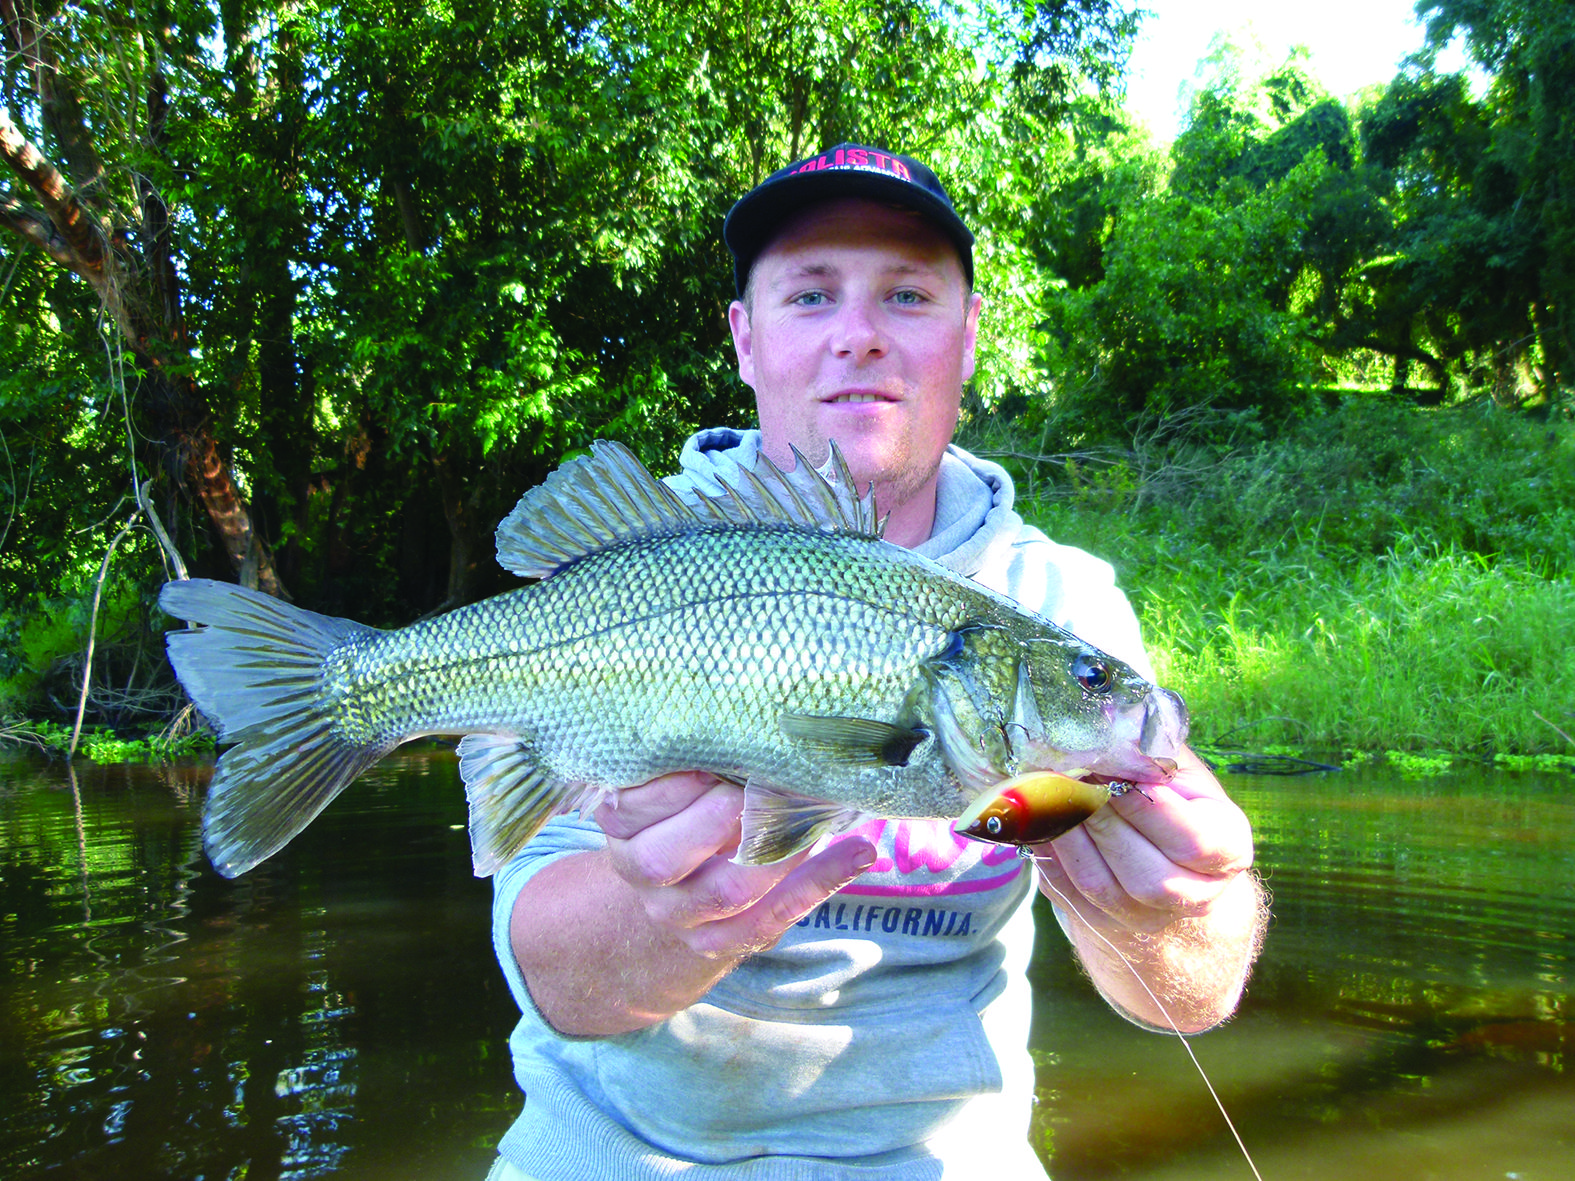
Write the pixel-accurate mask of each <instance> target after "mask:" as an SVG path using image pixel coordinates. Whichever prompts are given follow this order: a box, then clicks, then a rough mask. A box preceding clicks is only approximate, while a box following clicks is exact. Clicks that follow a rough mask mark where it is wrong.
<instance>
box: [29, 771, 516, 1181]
mask: <svg viewBox="0 0 1575 1181" xmlns="http://www.w3.org/2000/svg"><path fill="white" fill-rule="evenodd" d="M452 764H453V761H452V758H451V757H448V758H445V757H442V756H439V757H437V758H433V757H432V756H431V755H430V754H428V755H420V754H418V755H416V756H415V757H414V758H412V759H410V760H393V761H391V762H390V764H389V765H388V766H387V767H385V768H381V769H379V771H378V772H376V773H374V774H373V775H370V776H368V777H367V778H366V780H364V781H363V783H362V784H360V785H358V787H357V789H356V791H355V792H354V793H351V794H350V795H348V796H347V797H346V798H345V800H344V801H343V802H342V805H336V808H335V809H334V811H335V813H336V815H332V816H325V817H323V818H322V819H321V820H320V821H319V822H318V824H317V825H314V826H313V828H314V830H313V831H310V832H308V833H307V834H306V835H304V836H303V837H302V838H301V839H300V840H298V841H297V842H296V846H295V847H294V848H292V850H291V851H289V853H288V854H287V855H285V856H283V857H281V858H276V859H275V861H274V862H270V863H269V864H267V865H265V866H263V867H261V868H259V869H258V870H257V871H255V872H253V873H251V874H248V875H246V877H244V878H243V879H241V880H239V881H237V882H226V881H224V880H223V879H221V878H219V877H217V875H215V874H214V873H213V872H212V870H211V869H209V868H208V866H207V863H206V860H205V858H204V857H203V855H202V850H201V839H200V835H199V832H198V827H197V819H198V816H199V813H200V798H201V794H202V789H203V786H204V785H205V783H206V780H207V778H208V775H209V773H210V772H209V769H208V768H207V767H204V766H197V765H193V766H178V767H167V768H147V767H129V766H128V767H110V768H94V767H92V766H91V765H89V766H87V767H85V768H83V769H81V771H80V778H79V780H78V782H77V784H76V785H75V788H73V785H72V783H71V779H70V776H69V774H68V773H67V771H66V769H65V768H63V767H58V766H57V767H49V766H40V765H30V764H18V763H12V764H10V765H8V766H7V767H5V768H4V770H3V771H0V1176H4V1177H7V1178H22V1177H32V1176H84V1177H87V1176H92V1177H95V1178H97V1177H111V1178H113V1177H137V1178H147V1177H240V1176H243V1175H244V1176H246V1177H247V1178H249V1179H255V1178H259V1177H264V1178H272V1177H279V1178H310V1177H323V1176H328V1175H334V1176H365V1177H401V1176H408V1177H420V1176H431V1175H450V1174H457V1175H464V1176H479V1175H480V1174H481V1173H483V1172H484V1171H485V1167H486V1163H487V1161H488V1160H489V1158H490V1156H491V1146H492V1144H493V1143H494V1142H495V1140H496V1138H497V1135H498V1134H499V1131H500V1130H501V1129H502V1128H503V1127H505V1126H506V1125H507V1122H508V1118H509V1115H510V1114H511V1113H512V1110H513V1108H514V1106H515V1098H514V1096H513V1093H512V1082H511V1079H510V1077H509V1073H508V1067H507V1062H506V1054H505V1053H504V1039H505V1038H506V1036H507V1032H508V1029H509V1027H510V1025H511V1024H512V1011H511V1010H512V1005H511V1003H510V1002H509V1000H508V998H507V996H506V993H505V992H504V990H503V988H502V985H501V981H496V970H495V968H494V967H493V966H492V962H491V950H490V944H489V942H488V933H487V911H488V905H489V903H490V889H489V887H488V886H487V884H486V883H481V882H476V881H475V880H474V879H473V878H471V876H470V873H469V867H468V853H467V851H466V848H465V839H464V834H463V832H458V833H456V832H454V831H453V828H452V826H453V825H455V824H459V825H461V826H462V824H463V820H464V800H463V794H462V792H461V791H460V789H459V788H458V786H457V777H456V776H455V775H454V774H453V765H452ZM449 993H452V994H453V995H454V996H455V997H456V998H457V999H452V1000H451V999H449V995H448V994H449Z"/></svg>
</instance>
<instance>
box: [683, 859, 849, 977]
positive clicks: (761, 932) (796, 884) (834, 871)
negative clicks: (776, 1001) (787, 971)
mask: <svg viewBox="0 0 1575 1181" xmlns="http://www.w3.org/2000/svg"><path fill="white" fill-rule="evenodd" d="M874 863H875V846H873V845H872V844H870V843H869V842H868V841H863V840H845V841H837V842H835V843H834V844H832V845H831V846H830V847H829V848H827V849H825V850H823V851H821V852H820V853H817V854H816V855H815V856H814V857H811V858H810V859H809V860H807V861H805V862H803V864H801V865H798V866H796V867H795V868H794V869H793V870H791V871H790V872H789V873H788V874H787V875H786V876H784V877H783V878H782V880H781V881H779V882H777V883H776V884H775V885H774V886H772V887H771V888H770V889H769V890H767V891H766V892H765V893H764V894H763V895H761V897H760V899H759V900H758V901H757V902H756V903H755V904H754V905H752V906H750V907H748V908H747V909H745V910H742V911H740V912H739V913H738V914H736V915H734V916H732V917H731V918H727V919H722V920H719V921H717V922H712V923H706V924H705V925H703V926H701V927H697V928H695V929H694V930H692V931H691V932H690V933H689V935H688V937H687V940H686V941H687V942H688V944H689V946H690V947H691V948H693V949H694V950H695V951H697V952H699V953H701V954H702V955H736V954H739V953H741V952H745V953H747V952H755V951H764V950H765V949H766V948H769V947H774V946H775V945H776V943H777V940H779V939H780V938H781V937H782V932H784V931H786V930H787V929H788V928H789V927H791V926H792V925H793V924H794V923H796V922H798V921H799V920H800V919H801V918H803V917H804V916H805V915H807V914H808V913H809V912H810V911H812V910H814V909H815V907H817V906H819V905H820V904H821V903H822V902H824V901H825V900H826V899H827V898H830V897H831V896H832V895H833V894H835V893H836V892H837V891H838V890H840V889H842V887H844V886H846V885H847V884H848V883H849V882H851V881H853V880H854V879H855V878H857V877H858V876H859V875H860V874H861V873H863V872H864V871H865V870H866V869H868V868H869V867H870V866H871V865H873V864H874Z"/></svg>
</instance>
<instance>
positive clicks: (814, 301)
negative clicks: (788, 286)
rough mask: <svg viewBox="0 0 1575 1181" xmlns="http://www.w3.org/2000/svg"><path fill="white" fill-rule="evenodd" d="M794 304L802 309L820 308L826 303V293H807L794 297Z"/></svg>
mask: <svg viewBox="0 0 1575 1181" xmlns="http://www.w3.org/2000/svg"><path fill="white" fill-rule="evenodd" d="M793 302H794V303H795V304H797V305H798V306H799V307H801V308H818V307H820V306H821V305H822V304H824V303H825V302H826V293H825V292H824V291H805V292H803V293H801V294H799V295H795V296H794V297H793Z"/></svg>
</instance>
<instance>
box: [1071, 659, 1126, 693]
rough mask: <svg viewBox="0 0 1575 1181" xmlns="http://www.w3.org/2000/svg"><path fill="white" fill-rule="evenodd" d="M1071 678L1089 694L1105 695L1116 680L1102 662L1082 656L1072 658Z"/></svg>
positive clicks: (1108, 667)
mask: <svg viewBox="0 0 1575 1181" xmlns="http://www.w3.org/2000/svg"><path fill="white" fill-rule="evenodd" d="M1072 678H1073V680H1075V681H1076V682H1077V683H1078V684H1079V685H1081V686H1083V688H1084V689H1087V690H1088V691H1089V692H1090V693H1106V692H1108V691H1109V690H1110V687H1111V686H1112V685H1113V684H1115V680H1116V678H1115V677H1114V675H1112V673H1111V671H1110V666H1109V665H1108V664H1106V663H1105V662H1104V661H1103V660H1096V659H1094V658H1093V657H1092V656H1084V655H1078V656H1074V657H1073V658H1072Z"/></svg>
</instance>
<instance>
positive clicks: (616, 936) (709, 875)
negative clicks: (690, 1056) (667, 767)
mask: <svg viewBox="0 0 1575 1181" xmlns="http://www.w3.org/2000/svg"><path fill="white" fill-rule="evenodd" d="M743 807H744V793H743V791H742V790H741V789H739V788H737V787H734V786H733V785H731V784H728V783H723V782H721V781H719V780H717V779H716V778H715V777H714V776H711V775H705V774H700V773H698V772H695V773H689V772H685V773H679V774H673V775H664V776H662V777H661V778H659V779H653V780H652V781H651V782H650V783H647V784H645V785H643V786H641V787H632V788H626V789H624V790H623V791H622V792H620V793H619V795H618V798H617V802H616V804H615V803H613V802H611V801H609V802H607V803H604V804H603V805H602V806H601V807H599V808H598V809H597V811H596V821H597V823H598V824H600V825H601V827H602V829H603V830H604V831H605V832H606V834H607V848H606V849H605V850H602V851H600V852H596V853H580V854H577V855H575V856H573V857H565V858H563V859H562V860H561V861H555V862H553V863H552V864H551V865H548V866H547V867H545V868H544V869H542V870H541V872H539V873H538V874H536V875H535V876H534V877H533V878H531V880H530V881H529V882H527V883H526V885H525V888H524V889H523V890H521V891H520V895H519V897H518V899H517V900H516V901H515V904H514V910H513V913H512V915H511V919H510V925H509V941H510V944H511V945H512V947H513V949H514V957H515V959H516V960H518V962H519V965H520V968H521V970H522V971H523V972H524V974H525V981H526V984H527V985H528V986H529V988H530V993H531V997H532V999H533V1000H534V1001H535V1002H536V1007H537V1008H538V1009H540V1010H541V1013H542V1016H544V1017H545V1018H546V1019H547V1020H548V1022H550V1023H551V1024H552V1026H553V1027H554V1028H555V1029H557V1030H558V1031H559V1032H560V1033H566V1034H579V1035H584V1036H608V1035H611V1034H617V1033H627V1032H629V1031H632V1030H636V1029H641V1028H644V1027H645V1026H647V1025H651V1024H654V1023H655V1022H657V1021H661V1020H664V1019H665V1018H667V1017H670V1016H671V1015H672V1014H674V1013H677V1012H679V1011H680V1010H682V1009H685V1008H687V1007H688V1006H690V1005H692V1004H693V1003H694V1002H695V1001H697V1000H699V999H700V998H701V997H702V996H704V995H705V994H706V992H707V991H708V990H709V989H710V988H711V986H712V985H713V984H715V983H716V982H717V981H718V980H720V979H721V978H722V977H723V976H725V975H727V973H728V972H730V971H732V970H733V968H734V967H735V966H736V965H737V964H738V963H739V961H741V960H742V959H744V957H746V956H748V955H751V954H752V953H754V952H757V951H761V950H764V949H765V948H768V947H771V946H772V945H774V944H775V943H776V942H777V940H778V939H780V938H781V937H782V933H783V932H784V931H786V930H787V929H788V927H790V926H792V925H793V924H794V923H796V922H797V921H798V920H799V919H801V918H802V917H803V916H804V915H806V914H808V913H809V912H810V911H811V910H813V909H814V908H815V907H816V906H819V905H820V903H822V902H823V901H825V900H826V899H827V898H828V897H830V896H831V895H832V894H834V893H836V891H838V890H840V889H841V888H842V887H843V886H845V885H847V884H848V883H849V882H851V881H852V880H853V879H854V878H856V877H858V875H859V874H861V873H863V872H864V870H866V869H868V868H869V867H870V865H871V864H872V863H873V862H874V860H875V848H874V846H873V845H871V844H870V843H869V842H868V841H865V840H860V839H854V838H850V839H847V840H843V841H838V842H836V843H835V844H833V845H831V846H830V847H828V848H827V849H825V850H823V851H822V852H820V853H817V854H815V855H814V856H813V857H810V856H807V855H806V854H799V855H797V856H796V857H790V858H788V859H787V860H785V861H781V862H778V863H777V864H774V865H761V866H741V865H735V864H733V862H732V861H731V860H730V858H731V857H732V855H733V851H734V849H736V848H737V846H738V834H739V827H740V819H741V817H742V814H743Z"/></svg>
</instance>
